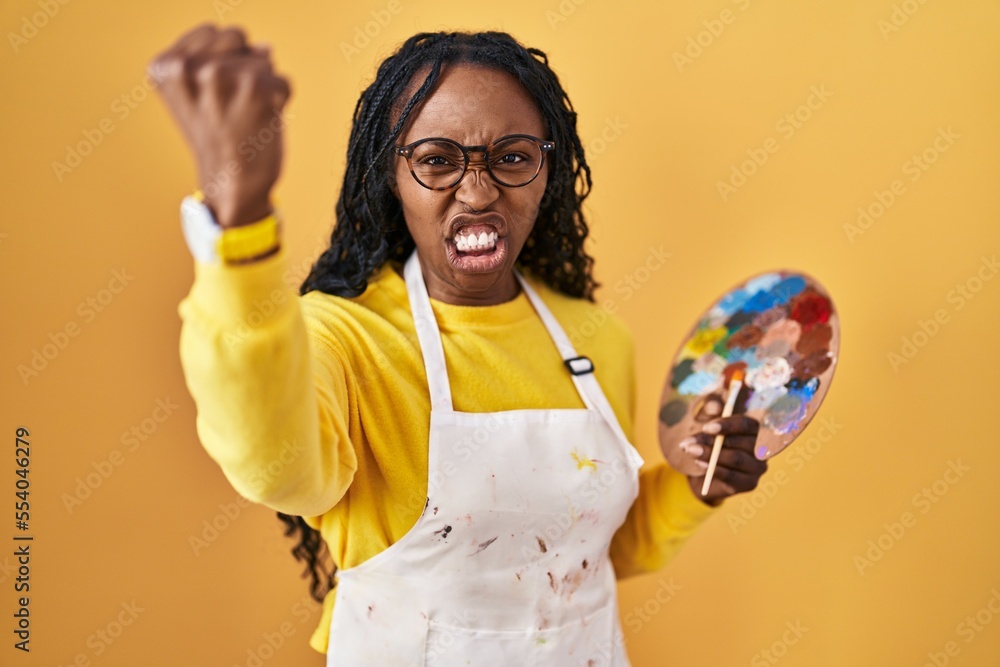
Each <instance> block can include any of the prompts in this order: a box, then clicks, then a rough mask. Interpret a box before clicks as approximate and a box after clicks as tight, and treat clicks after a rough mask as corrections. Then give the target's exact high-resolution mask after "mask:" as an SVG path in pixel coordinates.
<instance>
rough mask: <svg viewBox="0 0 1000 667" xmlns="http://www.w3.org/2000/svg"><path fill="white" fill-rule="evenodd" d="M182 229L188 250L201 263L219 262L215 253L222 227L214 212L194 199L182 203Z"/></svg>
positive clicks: (188, 198) (187, 199) (186, 199)
mask: <svg viewBox="0 0 1000 667" xmlns="http://www.w3.org/2000/svg"><path fill="white" fill-rule="evenodd" d="M181 228H182V229H183V230H184V240H185V241H187V246H188V249H189V250H190V251H191V254H192V255H193V256H194V258H195V259H196V260H198V261H199V262H203V263H205V264H211V263H214V262H218V261H219V257H218V255H217V254H216V252H215V248H216V244H217V243H218V239H219V237H220V236H222V227H220V226H219V225H218V223H216V222H215V218H214V217H213V216H212V211H211V210H209V208H208V207H207V206H205V205H204V204H203V203H201V202H200V201H198V200H197V199H195V198H194V197H190V196H188V197H185V198H184V201H182V202H181Z"/></svg>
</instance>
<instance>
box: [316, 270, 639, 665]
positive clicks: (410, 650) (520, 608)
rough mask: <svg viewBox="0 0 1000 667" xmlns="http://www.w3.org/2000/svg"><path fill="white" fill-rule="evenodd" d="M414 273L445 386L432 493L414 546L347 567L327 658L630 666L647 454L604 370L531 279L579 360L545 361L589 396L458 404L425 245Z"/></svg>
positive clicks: (415, 302)
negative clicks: (625, 574) (538, 404)
mask: <svg viewBox="0 0 1000 667" xmlns="http://www.w3.org/2000/svg"><path fill="white" fill-rule="evenodd" d="M405 278H406V287H407V291H408V293H409V300H410V308H411V309H412V311H413V316H414V321H415V323H416V325H417V326H416V328H417V335H418V339H419V343H420V347H421V350H422V353H423V358H424V367H425V369H426V372H427V382H428V388H429V391H430V397H431V415H430V442H429V454H428V471H429V474H428V487H427V503H426V505H425V507H424V511H423V514H421V516H420V518H419V519H417V522H416V524H415V525H414V526H413V528H411V529H410V531H409V532H407V533H406V534H405V535H404V536H403V537H402V538H400V539H399V541H397V542H396V543H394V544H392V545H391V546H390V547H389V548H388V549H386V550H385V551H383V552H381V553H379V554H377V555H375V556H374V557H372V558H370V559H368V560H367V561H365V562H363V563H361V564H360V565H358V566H357V567H353V568H350V569H347V570H341V571H340V572H339V573H338V583H337V587H336V596H337V597H336V603H335V606H334V612H333V619H332V622H331V626H330V645H329V651H328V654H327V663H326V664H327V666H328V667H458V666H460V665H461V666H462V667H468V666H470V665H471V666H473V667H536V666H537V667H542V666H544V667H628V665H629V662H628V658H627V657H626V655H625V649H624V645H623V641H622V633H621V628H620V625H619V622H618V609H617V595H616V587H615V574H614V570H613V568H612V565H611V562H610V560H609V559H608V546H609V544H610V542H611V538H612V536H613V535H614V533H615V531H616V530H617V529H618V527H619V526H620V525H621V524H622V523H623V521H624V520H625V515H626V514H627V512H628V510H629V507H631V505H632V503H633V501H634V500H635V498H636V496H637V494H638V471H639V468H640V467H641V466H642V458H641V457H640V456H639V454H638V452H636V450H635V448H633V447H632V445H631V444H629V442H628V441H627V439H626V437H625V434H624V432H623V431H622V429H621V426H620V425H619V424H618V420H617V418H616V417H615V415H614V413H613V411H612V409H611V406H610V404H609V403H608V401H607V399H606V398H605V396H604V393H603V392H602V391H601V388H600V385H599V384H598V383H597V380H596V379H595V377H594V374H593V372H588V371H592V369H593V366H592V365H591V364H590V363H589V360H586V359H585V358H577V355H576V352H575V351H574V350H573V347H572V346H571V345H570V342H569V339H568V338H567V337H566V334H565V333H564V332H563V330H562V328H561V327H560V326H559V323H558V322H557V321H556V319H555V317H553V316H552V313H551V312H550V311H549V309H548V308H547V307H546V306H545V304H544V303H543V302H542V300H541V299H540V298H539V297H538V296H537V294H535V292H534V290H532V288H531V286H530V285H528V283H527V282H525V280H524V279H523V278H522V277H521V276H520V275H517V279H518V280H519V281H520V284H521V287H522V288H523V289H524V291H525V292H526V294H527V296H528V298H529V299H530V301H531V303H532V305H533V306H534V308H535V310H536V311H537V313H538V315H539V316H540V317H541V319H542V322H543V323H544V324H545V327H546V329H548V332H549V335H550V336H551V337H552V340H553V341H554V343H555V344H556V346H557V348H558V349H559V351H560V354H561V355H562V357H563V359H566V360H570V359H574V358H577V360H576V361H573V362H572V363H566V365H564V366H560V367H557V368H539V369H538V372H539V373H552V372H563V373H566V374H567V375H569V377H570V378H572V381H573V383H574V384H575V385H576V388H577V391H578V392H579V393H580V397H581V398H582V400H583V403H584V404H585V405H586V406H587V407H586V409H552V410H542V409H528V410H511V411H506V412H492V413H464V412H455V410H454V409H453V408H452V399H451V389H450V386H449V382H448V373H447V370H446V366H445V359H444V350H443V348H442V345H441V335H440V331H439V330H438V327H437V323H436V321H435V319H434V313H433V311H432V310H431V304H430V300H429V298H428V295H427V287H426V285H425V284H424V280H423V276H422V274H421V269H420V263H419V262H418V260H417V255H416V252H414V253H413V254H412V255H411V256H410V258H409V260H408V261H407V262H406V270H405ZM538 344H539V345H548V344H549V343H548V341H544V340H542V341H539V342H538ZM571 366H572V368H573V369H574V371H575V372H577V373H582V374H579V375H577V374H571V371H570V367H571ZM497 390H498V391H502V390H503V388H502V387H498V388H497Z"/></svg>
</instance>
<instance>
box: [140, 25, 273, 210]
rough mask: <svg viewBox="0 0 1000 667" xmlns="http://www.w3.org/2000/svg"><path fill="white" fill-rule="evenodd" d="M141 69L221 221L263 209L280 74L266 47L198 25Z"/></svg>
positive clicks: (268, 207) (265, 207) (270, 181)
mask: <svg viewBox="0 0 1000 667" xmlns="http://www.w3.org/2000/svg"><path fill="white" fill-rule="evenodd" d="M148 72H149V74H150V76H151V77H152V79H153V81H155V82H156V85H157V90H158V92H159V94H160V97H161V98H162V99H163V102H164V104H166V105H167V107H168V108H169V109H170V113H171V115H172V116H173V118H174V120H175V121H176V122H177V125H178V126H179V127H180V129H181V132H182V133H183V134H184V138H185V139H186V140H187V142H188V145H189V146H190V147H191V151H192V153H194V158H195V161H196V163H197V167H198V183H199V187H200V189H201V191H202V192H203V193H204V195H205V203H206V204H207V205H208V207H209V208H210V209H212V212H213V213H214V215H215V218H216V220H217V221H218V222H219V224H221V225H222V226H224V227H233V226H237V225H243V224H248V223H251V222H254V221H255V220H259V219H261V218H263V217H265V216H267V214H268V213H270V212H271V204H270V192H271V188H272V187H273V186H274V183H275V181H277V180H278V175H279V173H280V171H281V157H282V130H283V128H284V125H285V120H284V116H283V115H282V113H281V112H282V109H283V108H284V106H285V103H286V102H287V101H288V98H289V96H290V95H291V87H290V86H289V84H288V80H287V79H285V78H284V77H282V76H279V75H277V74H275V73H274V71H273V69H272V64H271V56H270V51H269V49H268V48H267V47H266V46H251V45H249V44H248V43H247V39H246V35H245V34H244V33H243V31H242V30H240V29H238V28H225V29H218V28H216V27H215V26H214V25H210V24H205V25H200V26H198V27H196V28H194V29H193V30H191V31H189V32H187V33H186V34H184V35H183V36H182V37H181V38H180V39H178V40H177V42H176V43H174V44H173V45H172V46H171V47H170V48H168V49H167V50H166V51H164V52H162V53H161V54H160V55H158V56H156V58H154V59H153V61H152V62H151V63H150V64H149V67H148Z"/></svg>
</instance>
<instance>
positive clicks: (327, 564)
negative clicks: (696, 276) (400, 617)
mask: <svg viewBox="0 0 1000 667" xmlns="http://www.w3.org/2000/svg"><path fill="white" fill-rule="evenodd" d="M458 63H467V64H471V65H477V66H480V67H485V68H488V69H493V70H497V71H500V72H506V73H509V74H511V75H513V76H514V77H516V78H517V80H518V81H519V82H520V83H521V85H522V86H524V88H525V89H526V90H527V91H528V93H529V94H530V95H531V96H532V98H533V99H534V101H535V102H536V103H537V105H538V108H539V110H540V111H541V113H542V117H543V118H544V121H545V123H546V126H547V131H548V133H549V136H548V137H546V138H547V139H549V140H550V141H553V142H554V143H555V149H554V150H553V151H552V152H550V153H549V155H548V156H547V159H548V160H549V171H548V183H547V185H546V189H545V193H544V195H543V196H542V200H541V203H540V205H539V209H538V217H537V218H536V220H535V224H534V227H533V228H532V231H531V233H530V235H529V236H528V238H527V240H526V241H525V244H524V247H523V248H522V250H521V253H520V255H519V256H518V258H517V262H516V264H517V265H518V266H519V267H520V268H522V269H527V270H528V271H529V272H530V273H531V274H532V275H534V276H535V277H537V278H538V279H539V280H541V281H542V282H544V283H545V284H547V285H548V286H549V287H551V288H552V289H554V290H556V291H558V292H562V293H564V294H567V295H569V296H574V297H578V298H584V299H587V300H590V301H593V298H594V296H593V293H594V288H595V287H596V286H597V283H596V282H595V281H594V278H593V275H592V274H593V263H594V260H593V258H591V257H590V256H589V255H588V254H587V252H586V250H585V249H584V247H583V246H584V241H585V240H586V238H587V234H588V231H589V230H588V227H587V222H586V220H585V218H584V214H583V210H582V204H583V200H584V199H585V198H586V197H587V195H588V194H589V193H590V189H591V185H592V183H591V178H590V167H589V166H587V162H586V160H585V158H584V151H583V144H582V142H581V141H580V137H579V135H578V134H577V131H576V112H575V111H574V110H573V105H572V103H571V102H570V100H569V97H568V96H567V95H566V92H565V91H564V90H563V88H562V86H561V85H560V83H559V78H558V77H557V76H556V74H555V72H553V71H552V69H550V68H549V61H548V57H547V56H546V55H545V53H544V52H542V51H540V50H538V49H535V48H528V47H525V46H523V45H522V44H520V43H519V42H518V41H517V40H515V39H514V38H513V37H511V36H510V35H508V34H507V33H503V32H479V33H465V32H451V33H445V32H437V33H420V34H417V35H414V36H413V37H410V38H409V39H407V40H406V41H405V42H404V43H403V45H402V46H401V47H400V48H399V49H398V50H397V51H396V52H395V53H394V54H392V55H390V56H389V57H388V58H386V59H385V60H384V61H383V62H382V64H381V65H380V66H379V68H378V73H377V74H376V76H375V80H374V81H373V82H372V83H371V85H369V86H368V88H367V89H365V91H364V92H363V93H362V94H361V98H360V99H359V100H358V103H357V105H356V106H355V108H354V117H353V125H352V128H351V136H350V141H349V143H348V148H347V167H346V171H345V173H344V182H343V186H342V188H341V191H340V197H339V198H338V200H337V207H336V212H337V224H336V225H335V226H334V228H333V233H332V235H331V237H330V247H329V248H327V250H326V251H325V252H323V254H322V255H321V256H320V257H319V259H318V260H317V261H316V263H315V264H314V265H313V267H312V270H311V271H310V273H309V275H308V276H307V277H306V279H305V281H304V282H303V283H302V286H301V289H300V293H301V294H306V293H307V292H311V291H313V290H318V291H321V292H324V293H326V294H332V295H336V296H342V297H356V296H359V295H360V294H361V293H363V292H364V291H365V289H366V288H367V286H368V280H369V278H370V277H371V276H372V275H373V274H374V273H375V272H376V271H377V270H378V269H379V268H381V267H382V266H383V265H384V264H385V263H386V262H388V261H400V262H401V261H403V260H405V259H406V257H407V256H409V254H410V253H411V252H412V250H413V249H414V247H415V243H414V241H413V237H412V236H411V235H410V233H409V230H408V229H407V227H406V221H405V220H404V218H403V210H402V206H401V205H400V202H399V200H398V199H397V198H396V196H395V194H394V193H393V190H392V183H391V178H392V174H393V172H394V169H393V162H392V160H393V159H394V154H393V151H392V150H391V148H392V147H393V146H394V145H395V143H396V142H397V140H398V138H399V136H400V134H401V132H402V129H403V127H404V126H405V124H406V121H407V119H408V118H409V116H410V113H411V112H412V111H413V109H414V108H415V107H417V106H418V105H419V104H420V103H421V102H422V101H423V100H425V99H426V98H427V97H428V95H430V94H431V92H432V91H433V90H434V87H435V84H436V83H437V81H438V79H439V77H440V75H441V71H442V68H443V66H444V65H447V64H458ZM425 72H426V74H425V77H424V80H423V82H421V83H420V85H419V86H418V87H417V88H416V90H415V92H413V93H412V94H411V95H410V97H409V99H405V96H406V94H407V93H408V92H409V91H410V90H411V89H412V88H413V87H414V86H416V84H417V80H416V79H417V77H418V75H419V74H421V73H425ZM278 517H279V518H280V519H281V521H282V522H283V523H284V524H285V535H286V536H288V537H292V536H296V535H297V537H298V539H299V543H298V544H297V545H296V546H295V547H294V548H293V549H292V554H293V555H294V556H295V558H296V559H297V560H299V561H304V562H305V564H306V569H305V572H304V573H303V576H309V577H310V578H311V583H310V593H311V595H312V596H313V598H315V599H316V600H317V601H322V600H323V598H324V597H325V595H326V594H327V593H328V592H329V591H330V590H331V589H332V588H333V586H334V574H335V572H336V566H334V565H333V563H332V560H331V559H330V558H329V554H328V553H327V551H326V545H325V542H324V541H323V540H322V538H321V537H320V534H319V533H318V532H317V531H315V530H313V529H312V527H310V526H309V525H308V524H307V523H306V522H305V520H304V519H303V518H302V517H298V516H290V515H287V514H282V513H280V512H279V513H278Z"/></svg>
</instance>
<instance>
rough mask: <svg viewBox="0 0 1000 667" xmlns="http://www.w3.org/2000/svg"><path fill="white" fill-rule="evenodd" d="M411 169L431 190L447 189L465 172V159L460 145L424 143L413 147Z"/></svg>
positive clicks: (437, 141)
mask: <svg viewBox="0 0 1000 667" xmlns="http://www.w3.org/2000/svg"><path fill="white" fill-rule="evenodd" d="M410 168H411V169H413V175H414V176H416V177H417V180H418V181H420V182H421V183H423V184H424V185H426V186H427V187H429V188H447V187H450V186H452V185H454V184H455V182H457V181H458V179H459V178H461V176H462V173H463V172H464V171H465V158H464V157H463V155H462V149H461V148H460V147H459V146H458V144H453V143H451V142H450V141H439V140H432V141H424V142H421V143H419V144H417V145H416V146H414V147H413V154H412V155H411V156H410Z"/></svg>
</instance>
